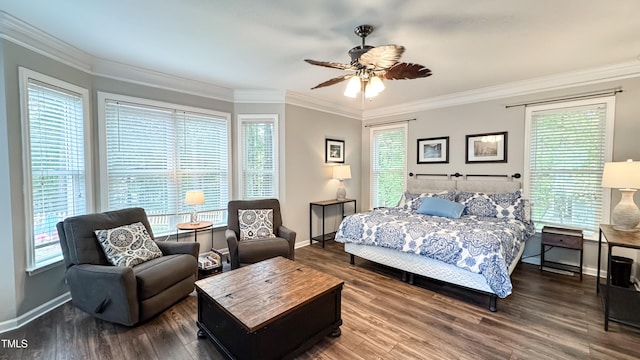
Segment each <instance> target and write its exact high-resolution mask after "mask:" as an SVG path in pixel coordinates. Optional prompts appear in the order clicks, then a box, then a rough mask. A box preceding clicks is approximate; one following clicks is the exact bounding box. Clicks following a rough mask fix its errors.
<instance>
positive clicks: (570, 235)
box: [540, 226, 584, 281]
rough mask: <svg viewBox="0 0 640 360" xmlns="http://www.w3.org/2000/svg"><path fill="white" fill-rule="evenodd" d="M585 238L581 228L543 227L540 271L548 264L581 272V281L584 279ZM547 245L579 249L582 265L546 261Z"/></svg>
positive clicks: (548, 265)
mask: <svg viewBox="0 0 640 360" xmlns="http://www.w3.org/2000/svg"><path fill="white" fill-rule="evenodd" d="M583 240H584V236H583V235H582V231H581V230H573V229H563V228H558V227H552V226H545V227H543V228H542V236H541V238H540V271H542V268H543V267H545V266H547V267H552V268H556V269H560V270H565V271H571V272H579V273H580V281H582V258H583V251H582V250H583V249H582V243H583ZM547 246H551V247H552V248H553V247H559V248H564V249H572V250H578V251H579V252H580V266H573V265H566V264H561V263H557V262H552V261H545V260H544V253H545V251H546V247H547Z"/></svg>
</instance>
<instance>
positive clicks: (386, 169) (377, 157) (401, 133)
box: [370, 124, 407, 207]
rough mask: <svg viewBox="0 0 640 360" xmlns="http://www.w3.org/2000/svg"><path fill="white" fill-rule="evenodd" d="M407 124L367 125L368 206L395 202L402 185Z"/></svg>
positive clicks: (402, 188) (392, 204) (404, 175)
mask: <svg viewBox="0 0 640 360" xmlns="http://www.w3.org/2000/svg"><path fill="white" fill-rule="evenodd" d="M406 144H407V125H406V124H403V125H400V126H397V125H394V126H386V127H376V128H371V180H370V181H371V207H379V206H396V205H397V204H398V201H399V200H400V197H401V196H402V192H403V191H404V189H405V181H406V173H407V171H406V167H407V165H406V164H407V159H406V156H407V145H406Z"/></svg>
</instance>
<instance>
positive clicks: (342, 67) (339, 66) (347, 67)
mask: <svg viewBox="0 0 640 360" xmlns="http://www.w3.org/2000/svg"><path fill="white" fill-rule="evenodd" d="M304 61H306V62H308V63H309V64H311V65H318V66H324V67H328V68H333V69H340V70H356V67H355V66H353V65H351V64H341V63H337V62H331V61H316V60H311V59H304Z"/></svg>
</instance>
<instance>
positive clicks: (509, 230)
mask: <svg viewBox="0 0 640 360" xmlns="http://www.w3.org/2000/svg"><path fill="white" fill-rule="evenodd" d="M533 233H534V227H533V224H532V223H525V222H522V221H520V220H516V219H512V218H495V217H481V216H475V215H464V216H462V217H460V218H459V219H450V218H445V217H439V216H430V215H421V214H417V213H414V212H413V211H410V210H405V209H402V208H382V209H376V210H373V211H369V212H366V213H356V214H353V215H349V216H347V217H346V218H345V219H344V220H343V221H342V223H341V224H340V227H339V228H338V231H337V233H336V237H335V240H336V241H337V242H341V243H353V244H358V245H372V246H380V247H385V248H389V249H395V250H398V251H402V252H407V253H414V254H418V255H422V256H426V257H429V258H432V259H435V260H439V261H442V262H445V263H447V264H452V265H454V266H457V267H458V268H461V269H464V270H468V271H471V272H473V273H477V274H481V275H482V276H483V277H484V278H485V279H486V281H487V284H488V285H489V287H490V288H491V289H492V290H493V291H494V292H495V294H496V295H497V296H498V297H500V298H505V297H507V296H508V295H509V294H511V290H512V285H511V278H510V276H509V264H511V263H512V262H513V261H515V260H517V257H518V256H519V254H520V250H521V248H522V247H523V246H524V243H525V240H526V239H527V238H528V237H529V236H531V235H533Z"/></svg>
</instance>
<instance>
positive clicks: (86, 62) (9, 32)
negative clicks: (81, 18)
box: [0, 11, 92, 72]
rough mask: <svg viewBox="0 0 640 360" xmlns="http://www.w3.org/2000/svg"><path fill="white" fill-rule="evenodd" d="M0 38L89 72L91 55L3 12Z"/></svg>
mask: <svg viewBox="0 0 640 360" xmlns="http://www.w3.org/2000/svg"><path fill="white" fill-rule="evenodd" d="M0 38H3V39H6V40H8V41H10V42H12V43H15V44H17V45H20V46H22V47H25V48H27V49H29V50H31V51H33V52H36V53H38V54H40V55H43V56H46V57H48V58H51V59H53V60H56V61H59V62H61V63H63V64H66V65H69V66H71V67H74V68H76V69H79V70H82V71H84V72H90V70H91V60H92V57H91V55H89V54H87V53H86V52H84V51H82V50H80V49H77V48H75V47H73V46H71V45H69V44H67V43H65V42H64V41H62V40H60V39H58V38H56V37H54V36H51V35H49V34H47V33H45V32H44V31H42V30H40V29H38V28H36V27H34V26H31V25H29V24H27V23H26V22H24V21H22V20H20V19H18V18H16V17H14V16H12V15H9V14H7V13H6V12H4V11H0Z"/></svg>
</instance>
